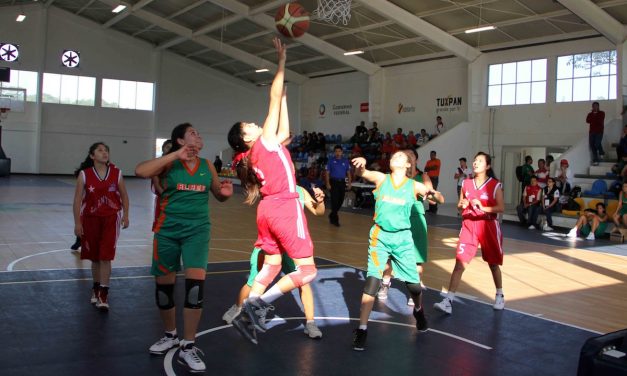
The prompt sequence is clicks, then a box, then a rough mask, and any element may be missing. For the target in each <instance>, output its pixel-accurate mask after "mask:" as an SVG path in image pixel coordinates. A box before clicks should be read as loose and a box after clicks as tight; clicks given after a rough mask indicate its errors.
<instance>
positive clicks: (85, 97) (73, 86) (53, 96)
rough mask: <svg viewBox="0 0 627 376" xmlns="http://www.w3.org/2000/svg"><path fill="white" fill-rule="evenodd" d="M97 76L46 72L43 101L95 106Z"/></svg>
mask: <svg viewBox="0 0 627 376" xmlns="http://www.w3.org/2000/svg"><path fill="white" fill-rule="evenodd" d="M95 95H96V78H95V77H85V76H70V75H65V74H54V73H44V84H43V102H44V103H59V104H74V105H79V106H93V105H94V104H95V102H96V98H95Z"/></svg>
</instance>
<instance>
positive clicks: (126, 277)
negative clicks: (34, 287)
mask: <svg viewBox="0 0 627 376" xmlns="http://www.w3.org/2000/svg"><path fill="white" fill-rule="evenodd" d="M228 262H242V261H228ZM338 266H343V265H341V264H335V265H334V264H329V265H316V267H317V268H318V269H320V268H333V267H338ZM62 270H65V269H62ZM75 270H86V271H87V270H91V269H75ZM247 272H250V268H248V269H238V270H221V271H214V272H205V275H218V274H229V273H247ZM176 276H177V277H182V276H185V273H176ZM154 277H155V276H154V275H152V274H150V275H129V276H121V277H111V278H110V279H112V280H113V279H115V280H118V279H120V280H124V279H143V278H154ZM91 280H92V278H91V277H85V278H66V279H43V280H37V281H10V282H0V286H2V285H21V284H28V283H53V282H76V281H91Z"/></svg>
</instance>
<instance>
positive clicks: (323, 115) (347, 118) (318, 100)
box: [300, 72, 368, 137]
mask: <svg viewBox="0 0 627 376" xmlns="http://www.w3.org/2000/svg"><path fill="white" fill-rule="evenodd" d="M366 102H368V76H367V75H366V74H364V73H360V72H356V73H348V74H343V75H335V76H329V77H321V78H316V79H312V80H309V81H307V82H305V83H304V84H303V86H302V100H301V101H300V106H301V116H302V130H306V131H313V130H315V131H317V132H323V133H325V134H341V135H342V136H348V137H350V136H351V135H352V134H353V133H354V132H355V127H356V126H357V125H359V122H360V121H366V122H367V121H368V113H367V112H360V104H361V103H366ZM338 106H341V107H342V108H341V109H335V110H334V107H335V108H337V107H338ZM347 106H350V108H347ZM323 107H324V109H323Z"/></svg>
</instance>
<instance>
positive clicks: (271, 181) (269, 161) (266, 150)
mask: <svg viewBox="0 0 627 376" xmlns="http://www.w3.org/2000/svg"><path fill="white" fill-rule="evenodd" d="M250 161H251V163H252V166H253V171H255V175H257V179H258V180H259V182H260V183H261V189H260V191H261V196H262V197H264V198H265V197H268V196H272V198H286V199H287V198H298V192H297V191H296V178H295V173H294V163H293V162H292V157H291V156H290V153H289V152H288V151H287V149H286V148H285V146H283V145H281V144H278V143H277V144H270V143H268V142H267V141H264V139H263V136H262V137H259V139H258V140H257V142H255V144H254V145H253V147H252V149H251V151H250Z"/></svg>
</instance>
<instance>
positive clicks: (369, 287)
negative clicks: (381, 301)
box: [364, 277, 381, 296]
mask: <svg viewBox="0 0 627 376" xmlns="http://www.w3.org/2000/svg"><path fill="white" fill-rule="evenodd" d="M379 287H381V280H380V279H379V278H376V277H368V278H366V284H365V285H364V294H366V295H370V296H375V295H376V294H377V291H379Z"/></svg>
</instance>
